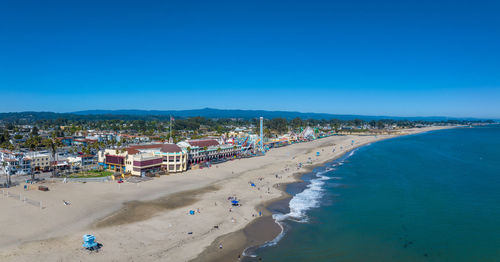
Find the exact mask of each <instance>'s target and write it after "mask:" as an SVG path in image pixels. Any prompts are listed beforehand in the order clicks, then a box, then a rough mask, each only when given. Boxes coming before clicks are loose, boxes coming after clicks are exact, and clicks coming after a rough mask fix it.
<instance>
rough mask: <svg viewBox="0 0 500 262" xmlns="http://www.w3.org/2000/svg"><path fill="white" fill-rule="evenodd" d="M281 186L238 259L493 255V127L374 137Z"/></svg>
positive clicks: (498, 253) (498, 192)
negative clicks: (262, 235)
mask: <svg viewBox="0 0 500 262" xmlns="http://www.w3.org/2000/svg"><path fill="white" fill-rule="evenodd" d="M303 179H304V180H305V182H304V183H298V184H292V185H289V186H288V188H287V191H288V192H289V193H290V194H292V195H293V198H292V200H291V201H290V203H286V208H284V207H281V208H280V207H273V206H271V207H270V209H271V210H272V211H273V212H274V213H275V215H274V217H275V219H276V220H277V221H278V222H279V223H280V224H281V225H282V226H283V229H284V230H283V233H282V234H281V235H280V236H278V237H277V238H276V239H275V240H273V241H272V242H269V243H267V244H266V245H264V246H262V247H259V248H256V249H255V248H254V249H249V250H247V251H246V253H247V255H249V256H250V257H246V258H245V259H243V260H244V261H275V262H281V261H287V262H292V261H315V262H321V261H338V262H347V261H349V262H358V261H359V262H361V261H385V262H391V261H409V262H411V261H454V262H460V261H467V262H469V261H482V262H489V261H491V262H493V261H495V262H496V261H500V126H498V125H497V126H487V127H473V128H457V129H448V130H439V131H432V132H427V133H423V134H417V135H411V136H404V137H398V138H394V139H388V140H384V141H380V142H376V143H373V144H370V145H367V146H364V147H361V148H358V149H356V150H354V151H352V152H349V153H347V154H346V155H345V156H344V157H342V158H340V159H338V160H336V161H332V162H331V163H328V164H326V165H325V166H323V167H320V168H317V169H315V170H314V171H313V172H312V173H310V174H306V175H304V177H303Z"/></svg>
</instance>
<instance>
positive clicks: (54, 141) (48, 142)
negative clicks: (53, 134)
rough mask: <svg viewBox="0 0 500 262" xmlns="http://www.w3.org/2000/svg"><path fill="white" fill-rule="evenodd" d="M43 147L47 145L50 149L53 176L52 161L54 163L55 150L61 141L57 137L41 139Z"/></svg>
mask: <svg viewBox="0 0 500 262" xmlns="http://www.w3.org/2000/svg"><path fill="white" fill-rule="evenodd" d="M43 142H44V143H43V144H44V145H45V147H47V149H50V151H51V153H52V162H51V165H52V176H55V171H56V170H55V167H54V163H55V160H56V152H57V148H59V147H60V146H61V144H62V143H61V141H60V140H59V139H46V140H44V141H43Z"/></svg>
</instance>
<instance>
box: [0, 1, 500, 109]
mask: <svg viewBox="0 0 500 262" xmlns="http://www.w3.org/2000/svg"><path fill="white" fill-rule="evenodd" d="M403 2H404V3H403ZM499 14H500V2H499V1H438V0H436V1H269V0H268V1H234V0H233V1H186V0H184V1H102V0H101V1H76V0H75V1H67V0H64V1H19V0H3V1H0V40H1V41H0V91H1V93H0V94H1V99H0V112H12V111H27V110H34V111H55V112H71V111H77V110H87V109H157V110H162V109H165V110H166V109H193V108H203V107H213V108H223V109H265V110H294V111H302V112H322V113H338V114H365V115H394V116H432V115H445V116H458V117H486V118H488V117H491V118H500V48H499V47H500V15H499Z"/></svg>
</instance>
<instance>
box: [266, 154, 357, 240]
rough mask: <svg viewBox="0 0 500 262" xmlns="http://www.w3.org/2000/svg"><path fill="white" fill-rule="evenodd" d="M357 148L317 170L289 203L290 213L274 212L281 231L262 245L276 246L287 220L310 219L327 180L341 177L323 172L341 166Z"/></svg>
mask: <svg viewBox="0 0 500 262" xmlns="http://www.w3.org/2000/svg"><path fill="white" fill-rule="evenodd" d="M354 152H356V149H355V150H352V151H351V152H349V154H348V155H346V156H345V157H343V158H342V160H341V161H339V162H336V163H334V164H333V165H332V167H327V168H326V169H325V170H324V171H319V172H316V178H314V179H311V180H310V184H309V185H307V187H306V189H305V190H304V191H302V192H300V193H298V194H296V195H295V196H294V197H293V198H292V199H291V200H290V203H289V207H290V212H289V213H288V214H274V215H273V218H274V220H275V221H276V223H277V224H278V225H279V226H280V227H281V233H280V234H279V235H278V236H277V237H276V238H274V239H273V240H272V241H269V242H267V243H266V244H264V245H263V246H262V247H268V246H274V245H276V244H277V243H278V242H279V241H280V240H281V239H282V238H283V236H284V235H285V232H286V230H285V224H284V221H285V220H292V221H296V222H299V223H306V222H307V221H309V220H308V217H307V214H306V212H307V211H308V210H310V209H311V208H316V207H319V206H320V200H321V197H322V196H323V191H324V188H323V186H324V185H325V181H326V180H329V179H341V178H340V177H328V176H324V175H323V174H325V173H327V172H329V171H332V170H335V168H334V167H337V166H341V165H343V164H344V161H345V160H346V159H347V158H349V157H351V156H352V155H354Z"/></svg>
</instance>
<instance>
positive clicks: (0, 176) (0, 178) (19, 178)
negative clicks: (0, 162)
mask: <svg viewBox="0 0 500 262" xmlns="http://www.w3.org/2000/svg"><path fill="white" fill-rule="evenodd" d="M51 175H52V172H42V173H40V174H35V178H39V179H45V178H49V177H50V176H51ZM30 178H31V176H30V175H13V176H11V177H10V180H11V181H12V183H24V182H25V181H26V180H28V179H30ZM6 181H7V177H6V176H5V173H3V172H0V184H3V183H5V182H6Z"/></svg>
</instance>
